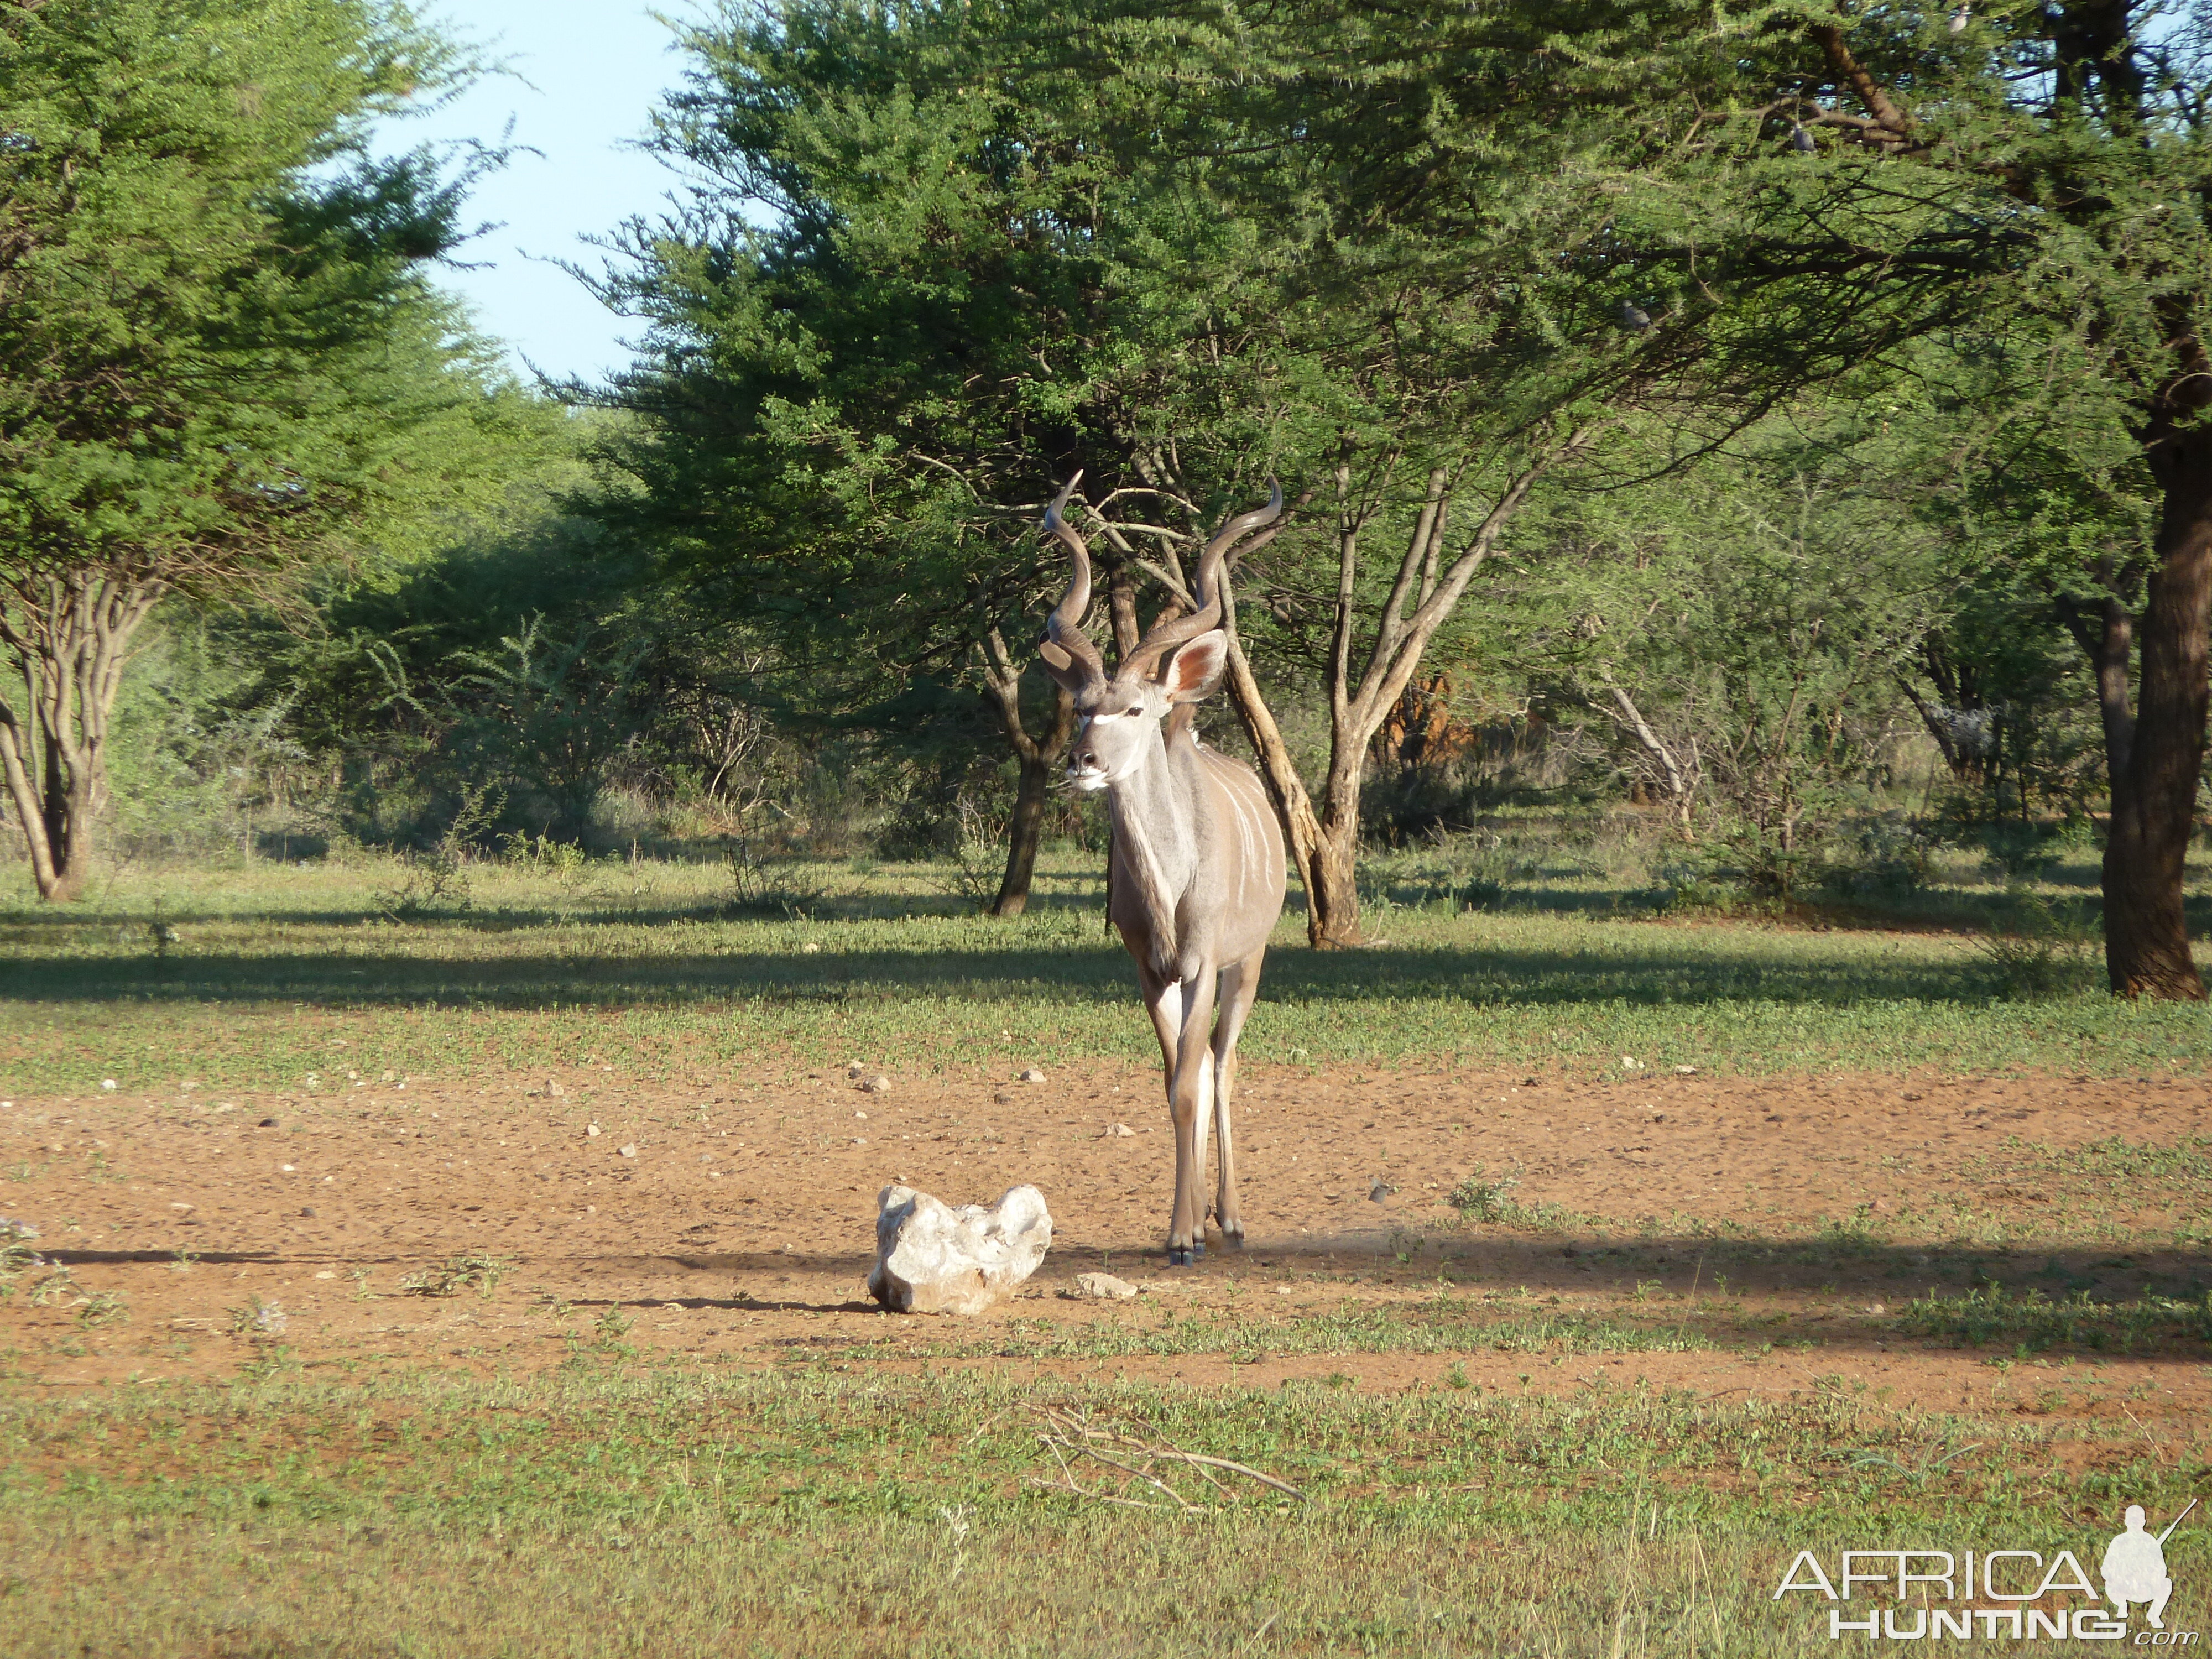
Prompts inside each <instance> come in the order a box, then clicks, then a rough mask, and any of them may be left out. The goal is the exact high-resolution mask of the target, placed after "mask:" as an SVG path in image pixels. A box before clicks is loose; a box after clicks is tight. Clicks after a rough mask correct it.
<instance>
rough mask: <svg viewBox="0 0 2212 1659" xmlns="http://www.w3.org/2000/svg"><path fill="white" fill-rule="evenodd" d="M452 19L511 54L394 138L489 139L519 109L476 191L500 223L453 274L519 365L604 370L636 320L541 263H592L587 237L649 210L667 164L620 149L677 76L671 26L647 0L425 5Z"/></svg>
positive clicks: (455, 28)
mask: <svg viewBox="0 0 2212 1659" xmlns="http://www.w3.org/2000/svg"><path fill="white" fill-rule="evenodd" d="M424 9H425V10H426V11H428V13H429V14H430V15H432V16H434V17H435V18H437V19H439V20H440V21H442V22H443V23H444V24H445V25H446V26H447V28H448V30H449V31H450V32H451V33H454V34H456V35H458V36H459V37H460V38H461V39H463V40H469V41H471V42H473V43H475V44H476V45H477V46H479V47H480V48H481V49H483V51H484V52H485V53H486V55H487V56H489V57H491V58H495V59H499V60H502V61H504V62H505V63H506V64H507V67H508V69H509V70H511V73H508V74H503V75H495V76H489V77H487V78H486V79H485V80H484V81H483V82H480V83H479V84H478V85H477V86H476V87H475V88H471V90H470V91H469V92H468V93H466V94H465V95H463V96H462V97H461V98H459V99H458V100H455V101H454V102H453V104H451V105H449V106H447V107H445V108H443V109H441V110H437V111H434V112H429V113H428V114H425V115H422V116H419V117H416V118H412V119H409V120H404V121H400V122H396V123H394V124H393V125H392V127H391V128H390V129H389V131H387V132H386V143H388V144H389V145H390V146H391V147H392V148H395V149H404V148H408V147H411V146H412V145H414V144H416V143H422V142H425V141H429V142H434V143H435V142H437V141H441V140H447V139H453V138H463V137H471V138H478V139H482V140H483V141H485V142H487V143H495V142H497V140H498V139H499V137H500V134H501V131H502V130H503V129H504V128H505V127H506V125H507V122H508V120H509V119H510V118H511V119H512V120H513V123H514V134H513V143H516V144H518V145H524V146H528V147H530V148H532V149H537V150H538V151H540V152H542V154H540V155H524V154H518V155H515V156H514V158H513V160H512V161H510V162H509V163H508V164H507V169H506V171H505V172H503V173H497V174H495V175H493V176H492V177H491V178H489V179H486V180H484V182H483V184H482V185H480V186H479V187H478V189H477V193H476V195H475V197H474V198H473V206H474V213H473V215H472V216H471V217H472V222H474V221H485V220H489V221H492V222H495V223H496V224H497V226H498V228H496V229H494V230H492V231H490V232H489V233H488V234H486V235H484V236H483V237H481V238H479V239H478V240H477V241H475V242H474V243H472V244H471V245H470V246H469V247H468V248H467V249H466V250H465V252H464V254H463V256H462V257H463V258H465V259H467V260H468V261H469V262H470V263H471V264H476V265H478V266H480V267H481V268H480V269H477V270H453V271H448V272H447V273H446V274H445V276H444V277H443V279H442V280H443V281H444V283H445V284H446V285H447V287H449V288H451V289H453V291H455V292H456V293H458V294H459V295H461V296H462V297H463V298H464V299H465V300H466V301H468V302H469V303H470V305H471V307H473V308H474V310H475V312H476V314H477V324H478V325H479V326H480V327H481V328H482V329H483V331H485V332H486V333H488V334H490V335H493V336H495V337H498V338H500V339H502V340H504V341H506V342H507V344H508V346H509V349H510V350H511V352H512V353H513V356H514V358H515V360H516V365H517V367H518V368H521V367H522V365H523V363H524V362H525V361H527V362H529V363H532V364H535V365H536V366H537V367H538V368H540V369H542V370H544V372H545V373H547V374H552V375H556V376H558V375H566V374H582V375H586V376H594V377H595V376H598V375H601V374H605V372H606V371H607V370H609V369H610V368H616V367H617V366H619V365H620V364H622V363H623V362H626V361H628V354H627V353H626V352H625V351H624V350H623V347H622V344H621V340H622V337H623V334H624V333H625V331H628V328H629V325H626V324H625V323H624V321H623V319H621V318H618V317H616V316H614V315H612V314H611V313H609V312H607V311H606V310H605V308H604V307H601V306H600V305H599V302H598V301H596V300H594V299H592V296H591V295H590V294H589V293H588V292H587V291H586V289H584V288H583V287H582V285H581V284H580V283H578V282H577V281H576V280H575V279H574V277H572V276H568V274H567V273H566V272H564V271H562V270H559V269H558V268H557V267H556V266H554V265H552V264H549V263H547V262H548V261H550V260H552V259H561V258H567V259H577V260H580V261H582V262H583V263H585V264H597V263H598V262H599V255H598V254H597V253H596V252H594V251H593V250H592V249H591V248H589V247H587V246H585V244H584V240H583V239H584V238H586V237H587V236H591V235H594V234H605V232H608V231H610V230H612V229H613V228H615V227H616V226H617V225H618V224H620V223H621V222H622V221H623V219H624V218H625V217H627V216H629V215H631V214H633V213H638V212H650V211H652V210H653V209H654V208H655V207H657V206H658V204H659V203H660V202H661V201H662V200H663V199H664V198H665V197H666V196H667V194H668V192H669V190H670V188H671V185H672V184H673V182H674V179H673V175H671V173H669V172H668V170H667V169H666V168H665V167H662V166H661V165H660V164H659V162H657V161H654V160H653V158H652V157H650V156H647V155H641V154H639V153H638V152H636V151H635V150H634V149H627V148H625V145H626V144H627V143H628V142H629V141H630V140H633V139H635V138H638V137H641V136H642V135H643V134H644V132H645V131H646V125H647V117H648V114H649V112H650V111H651V110H652V108H653V104H654V102H655V101H656V100H657V99H658V98H659V94H660V93H661V92H662V91H663V89H664V88H667V87H669V86H671V85H673V84H674V83H675V82H677V81H678V79H679V78H680V76H681V73H682V68H683V63H682V59H681V58H678V56H677V55H676V54H675V53H674V52H671V51H670V49H669V45H670V38H671V37H670V33H669V30H668V29H667V27H665V25H663V24H660V23H658V22H655V21H653V18H652V17H651V16H650V15H647V6H646V4H645V3H642V0H448V3H447V4H446V5H445V6H444V7H443V8H442V9H441V8H436V7H425V8H424ZM657 9H659V10H661V11H663V12H665V13H668V14H671V15H678V16H683V15H698V14H697V12H696V10H695V9H693V8H690V7H687V6H685V5H684V4H683V3H681V0H675V3H670V0H659V3H658V5H657Z"/></svg>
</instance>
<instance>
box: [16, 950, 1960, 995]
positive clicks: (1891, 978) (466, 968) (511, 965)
mask: <svg viewBox="0 0 2212 1659" xmlns="http://www.w3.org/2000/svg"><path fill="white" fill-rule="evenodd" d="M1132 992H1133V977H1132V974H1131V971H1130V969H1129V965H1128V960H1127V957H1126V956H1125V955H1124V954H1123V952H1122V951H1121V947H1120V945H1118V944H1111V943H1109V942H1107V941H1104V940H1098V941H1097V942H1095V943H1079V942H1075V941H1062V942H1060V943H1058V944H1055V945H1049V946H1047V945H1021V944H1011V943H1010V944H1009V945H1007V946H1006V948H1000V949H989V950H975V949H963V948H959V947H957V946H946V947H940V948H924V949H912V950H896V949H859V950H851V949H843V948H839V947H838V946H837V945H836V942H835V941H834V940H833V941H831V942H830V944H829V946H828V947H827V948H824V949H823V950H821V951H819V953H818V954H811V955H810V954H801V953H799V951H792V952H790V953H787V954H781V955H775V954H766V953H738V952H727V953H720V952H711V951H709V952H699V953H671V954H669V955H665V956H653V955H643V954H638V955H623V956H618V957H610V956H599V955H596V954H593V953H591V952H588V951H578V952H576V953H574V954H563V953H560V952H557V951H553V952H542V953H533V954H532V955H528V956H505V957H490V958H484V959H480V960H446V959H439V958H435V957H422V956H404V957H386V956H381V955H374V954H363V955H360V956H353V955H343V954H332V953H306V954H301V955H293V956H282V955H273V954H271V955H251V956H248V955H237V956H216V955H204V956H193V957H183V958H171V959H169V960H167V961H161V960H156V959H154V958H151V957H146V958H125V959H117V958H98V957H91V958H88V957H76V956H70V955H61V954H43V953H31V952H25V953H21V954H18V955H17V956H15V957H14V958H13V959H12V960H10V961H9V962H8V963H6V964H5V966H4V967H0V998H5V999H8V1000H15V1001H18V1002H23V1003H31V1004H41V1003H43V1004H55V1003H106V1002H125V1001H130V1002H141V1001H148V1000H151V1001H157V1002H158V1001H178V1002H215V1003H237V1004H254V1003H276V1002H299V1001H307V1002H314V1003H319V1004H324V1005H326V1006H337V1007H356V1008H358V1007H373V1006H406V1007H419V1006H422V1005H424V1004H426V1003H430V1004H445V1005H451V1006H467V1007H477V1008H491V1009H513V1010H530V1009H537V1008H540V1007H543V1006H546V1005H548V1004H550V1003H554V1002H558V1003H560V1004H562V1006H578V1005H582V1006H595V1007H601V1008H607V1009H619V1008H623V1007H630V1006H647V1007H650V1006H684V1005H687V1004H702V1003H714V1002H721V1001H728V1000H740V1001H746V1002H753V1003H759V1004H764V1005H768V1006H792V1007H801V1006H868V1005H896V1004H899V1003H903V1002H921V1003H929V1002H936V1001H939V1000H943V999H946V998H958V999H963V1000H1006V999H1023V998H1038V997H1049V998H1050V999H1051V1000H1054V1002H1055V1003H1057V1004H1060V1005H1062V1006H1066V1005H1069V1004H1084V1003H1097V1004H1111V1005H1113V1006H1115V1007H1117V1008H1118V1007H1120V1006H1122V1005H1124V1004H1126V1003H1127V1001H1128V1000H1129V998H1130V996H1131V994H1132ZM1980 994H1984V987H1982V986H1981V984H1980V982H1979V979H1978V975H1976V974H1975V973H1974V972H1973V971H1972V969H1970V968H1967V967H1966V965H1965V964H1962V963H1957V962H1941V961H1925V960H1923V961H1916V960H1911V959H1907V958H1904V957H1878V958H1867V959H1863V960H1855V961H1849V962H1837V961H1832V960H1826V961H1824V960H1820V959H1818V958H1817V957H1813V956H1809V955H1808V956H1796V957H1793V956H1791V955H1790V954H1787V953H1783V952H1778V951H1773V950H1771V949H1763V948H1760V945H1759V936H1758V935H1755V934H1754V935H1750V936H1747V938H1745V939H1743V940H1742V941H1741V943H1737V942H1734V941H1731V942H1729V943H1726V944H1723V943H1719V942H1717V940H1716V939H1714V938H1713V937H1712V936H1711V935H1710V934H1708V935H1705V936H1704V937H1702V938H1700V939H1698V940H1697V941H1696V942H1695V944H1694V945H1685V944H1681V943H1674V942H1670V940H1669V939H1668V935H1667V934H1666V933H1660V932H1655V933H1651V934H1649V935H1645V936H1643V937H1639V936H1638V934H1637V933H1633V932H1629V931H1626V930H1624V931H1623V932H1621V933H1613V934H1608V935H1607V937H1605V938H1604V939H1602V940H1600V941H1596V942H1594V944H1593V946H1592V947H1591V948H1587V949H1584V948H1573V947H1532V946H1525V945H1512V944H1506V943H1493V942H1489V941H1486V940H1483V939H1470V940H1468V942H1467V943H1465V944H1463V945H1416V946H1408V947H1402V948H1392V949H1389V950H1376V951H1303V950H1290V951H1277V952H1276V953H1275V954H1274V955H1273V956H1272V957H1269V959H1268V962H1267V972H1266V980H1265V984H1264V988H1263V990H1262V992H1261V995H1262V996H1263V998H1265V999H1266V1000H1269V1001H1273V1002H1278V1003H1328V1004H1343V1005H1358V1004H1376V1003H1390V1002H1396V1001H1404V1000H1453V1001H1460V1002H1467V1003H1475V1004H1486V1005H1495V1006H1555V1005H1559V1006H1571V1005H1575V1004H1587V1003H1608V1004H1609V1003H1624V1004H1628V1005H1632V1006H1668V1005H1692V1006H1695V1005H1700V1004H1717V1003H1730V1002H1749V1001H1755V1002H1759V1003H1765V1004H1772V1003H1796V1004H1804V1005H1808V1006H1825V1007H1849V1006H1856V1005H1858V1004H1862V1003H1895V1002H1924V1003H1942V1004H1950V1003H1956V1002H1959V1001H1960V1000H1962V999H1973V1000H1978V996H1979V995H1980Z"/></svg>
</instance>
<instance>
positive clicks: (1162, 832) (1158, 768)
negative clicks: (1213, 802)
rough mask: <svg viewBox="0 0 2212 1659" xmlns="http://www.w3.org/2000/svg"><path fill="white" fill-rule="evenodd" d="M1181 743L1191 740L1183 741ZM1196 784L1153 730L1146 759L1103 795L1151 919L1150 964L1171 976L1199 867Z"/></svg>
mask: <svg viewBox="0 0 2212 1659" xmlns="http://www.w3.org/2000/svg"><path fill="white" fill-rule="evenodd" d="M1177 741H1178V743H1179V744H1188V743H1189V741H1190V739H1189V738H1188V737H1181V738H1178V739H1177ZM1193 783H1194V780H1193V779H1191V778H1189V777H1188V775H1185V774H1184V773H1183V769H1182V768H1180V767H1177V766H1176V764H1175V763H1174V762H1173V759H1172V757H1171V751H1170V739H1169V738H1166V737H1165V736H1164V734H1163V733H1162V732H1160V731H1159V730H1158V729H1157V728H1155V729H1154V731H1153V732H1152V734H1151V735H1150V736H1149V737H1148V738H1146V741H1145V754H1144V758H1143V760H1142V761H1140V762H1139V763H1138V764H1137V765H1136V766H1135V767H1134V768H1133V769H1131V770H1130V771H1129V772H1128V773H1127V775H1124V776H1122V777H1121V778H1118V779H1116V780H1115V781H1114V782H1113V783H1112V784H1111V785H1109V787H1108V788H1107V791H1106V808H1107V811H1109V813H1110V814H1111V815H1112V817H1113V820H1114V845H1115V850H1116V855H1117V858H1118V860H1119V862H1120V863H1121V868H1122V871H1123V872H1124V873H1126V874H1127V877H1128V878H1129V881H1130V884H1132V885H1133V887H1134V888H1135V889H1136V890H1137V893H1138V895H1139V896H1140V897H1141V898H1142V899H1143V900H1144V903H1145V910H1146V915H1147V916H1148V917H1149V918H1150V920H1151V927H1152V941H1153V951H1152V954H1153V959H1154V961H1155V962H1156V963H1158V965H1159V967H1160V969H1161V970H1162V971H1163V972H1165V973H1169V974H1170V975H1172V973H1173V969H1172V968H1171V966H1170V963H1172V962H1173V960H1174V958H1175V955H1176V925H1175V915H1176V904H1177V902H1179V901H1180V900H1181V899H1182V896H1183V894H1184V893H1185V892H1186V891H1187V890H1188V889H1189V886H1190V884H1191V878H1192V877H1193V875H1194V874H1195V872H1196V870H1197V866H1198V835H1197V831H1196V828H1195V826H1194V823H1193V817H1192V815H1193V813H1194V811H1195V810H1196V803H1195V801H1194V799H1193V798H1192V797H1193Z"/></svg>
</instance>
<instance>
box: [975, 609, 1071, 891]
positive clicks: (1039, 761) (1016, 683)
mask: <svg viewBox="0 0 2212 1659" xmlns="http://www.w3.org/2000/svg"><path fill="white" fill-rule="evenodd" d="M983 685H984V689H985V690H987V692H988V693H989V694H990V697H991V702H992V703H993V705H994V707H995V708H997V710H998V714H999V723H1000V726H1001V727H1002V728H1003V729H1004V730H1005V732H1006V741H1007V742H1008V743H1009V744H1012V746H1013V750H1014V757H1015V759H1016V760H1018V762H1019V763H1021V781H1020V784H1019V786H1018V788H1017V789H1016V791H1015V794H1014V816H1013V821H1012V823H1010V824H1009V825H1008V826H1007V829H1006V874H1005V876H1004V877H1002V878H1000V882H999V896H998V897H997V898H995V899H994V900H993V901H992V902H991V914H992V915H994V916H1018V915H1021V914H1022V912H1023V911H1024V910H1026V909H1027V908H1029V902H1030V878H1031V877H1032V876H1033V875H1034V874H1035V873H1036V855H1037V843H1038V842H1039V841H1040V840H1041V839H1042V836H1043V834H1044V801H1045V792H1046V790H1047V789H1048V787H1049V786H1050V785H1051V782H1052V772H1053V769H1054V767H1056V766H1058V765H1059V764H1060V762H1061V761H1062V760H1064V759H1066V757H1067V745H1068V744H1069V742H1070V741H1072V740H1073V738H1074V736H1075V699H1074V698H1073V697H1072V696H1069V695H1068V694H1067V692H1066V690H1063V689H1061V688H1060V687H1058V686H1054V688H1053V694H1052V696H1053V702H1052V725H1051V726H1049V727H1048V729H1047V730H1046V732H1045V734H1044V736H1043V737H1042V738H1037V737H1034V736H1032V735H1031V734H1030V729H1029V727H1028V726H1027V725H1026V724H1025V723H1024V720H1023V719H1022V670H1021V667H1020V666H1019V665H1018V664H1016V663H1015V661H1014V660H1013V659H1012V656H1011V655H1009V654H1008V653H1007V650H1006V641H1005V639H1004V638H1003V637H1002V636H1001V635H1000V633H999V630H998V629H995V628H994V629H992V630H991V631H990V632H989V634H987V635H986V636H985V637H984V640H983Z"/></svg>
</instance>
